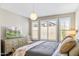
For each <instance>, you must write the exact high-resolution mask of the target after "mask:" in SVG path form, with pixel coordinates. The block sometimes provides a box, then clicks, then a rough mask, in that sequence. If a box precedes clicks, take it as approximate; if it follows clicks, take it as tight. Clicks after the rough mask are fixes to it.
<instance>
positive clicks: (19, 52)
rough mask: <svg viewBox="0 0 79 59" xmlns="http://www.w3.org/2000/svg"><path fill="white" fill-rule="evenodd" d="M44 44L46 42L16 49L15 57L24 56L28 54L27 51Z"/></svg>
mask: <svg viewBox="0 0 79 59" xmlns="http://www.w3.org/2000/svg"><path fill="white" fill-rule="evenodd" d="M43 42H45V41H38V42H35V43H33V44H29V45H26V46H23V47H20V48H18V49H16V51H15V52H14V53H13V56H24V55H25V53H27V50H29V49H31V48H33V47H34V46H37V45H39V44H41V43H43Z"/></svg>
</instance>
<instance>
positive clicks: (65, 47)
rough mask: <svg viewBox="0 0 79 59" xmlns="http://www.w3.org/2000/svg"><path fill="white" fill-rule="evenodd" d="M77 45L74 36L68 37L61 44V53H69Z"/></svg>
mask: <svg viewBox="0 0 79 59" xmlns="http://www.w3.org/2000/svg"><path fill="white" fill-rule="evenodd" d="M75 45H76V42H75V40H74V39H73V37H72V36H66V37H65V38H64V40H63V41H62V42H61V47H60V50H59V51H60V53H67V52H69V50H70V49H71V48H73V47H74V46H75Z"/></svg>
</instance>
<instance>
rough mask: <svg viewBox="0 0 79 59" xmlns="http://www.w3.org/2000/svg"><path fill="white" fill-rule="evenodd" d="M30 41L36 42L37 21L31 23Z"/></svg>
mask: <svg viewBox="0 0 79 59" xmlns="http://www.w3.org/2000/svg"><path fill="white" fill-rule="evenodd" d="M32 39H33V40H38V21H32Z"/></svg>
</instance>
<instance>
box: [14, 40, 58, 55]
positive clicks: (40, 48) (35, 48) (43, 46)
mask: <svg viewBox="0 0 79 59" xmlns="http://www.w3.org/2000/svg"><path fill="white" fill-rule="evenodd" d="M58 44H59V42H49V41H37V42H35V43H32V44H29V45H26V46H23V47H20V48H18V49H17V50H16V51H15V53H14V54H13V56H24V55H26V56H51V55H52V54H53V53H54V52H55V50H56V49H57V47H58Z"/></svg>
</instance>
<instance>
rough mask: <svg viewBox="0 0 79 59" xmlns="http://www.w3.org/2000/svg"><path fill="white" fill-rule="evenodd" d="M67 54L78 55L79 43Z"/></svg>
mask: <svg viewBox="0 0 79 59" xmlns="http://www.w3.org/2000/svg"><path fill="white" fill-rule="evenodd" d="M69 56H79V43H77V44H76V46H75V47H74V48H73V49H72V50H71V51H70V52H69Z"/></svg>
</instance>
